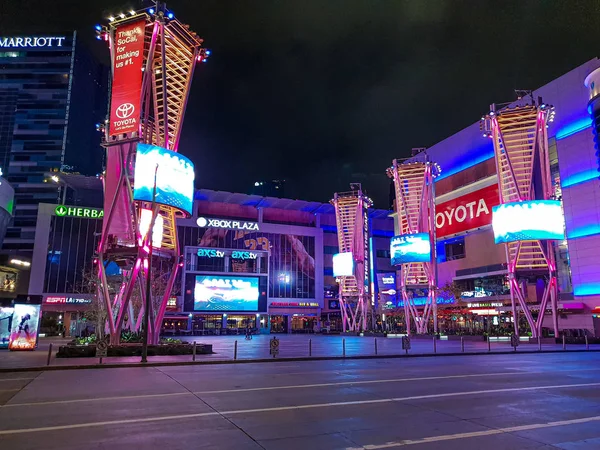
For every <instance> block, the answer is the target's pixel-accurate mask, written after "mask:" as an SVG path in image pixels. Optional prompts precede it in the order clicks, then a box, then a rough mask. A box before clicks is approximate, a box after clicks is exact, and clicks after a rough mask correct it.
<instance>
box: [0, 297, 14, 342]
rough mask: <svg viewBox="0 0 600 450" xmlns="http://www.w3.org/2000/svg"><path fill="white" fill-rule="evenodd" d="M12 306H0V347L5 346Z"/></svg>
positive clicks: (8, 337)
mask: <svg viewBox="0 0 600 450" xmlns="http://www.w3.org/2000/svg"><path fill="white" fill-rule="evenodd" d="M13 313H14V308H2V307H0V348H7V347H8V341H9V339H10V328H11V324H12V317H13Z"/></svg>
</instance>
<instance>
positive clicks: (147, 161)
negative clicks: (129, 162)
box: [133, 144, 195, 215]
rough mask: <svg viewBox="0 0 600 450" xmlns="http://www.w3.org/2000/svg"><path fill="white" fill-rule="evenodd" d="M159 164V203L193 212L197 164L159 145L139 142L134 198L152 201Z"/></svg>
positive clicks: (157, 189) (157, 183)
mask: <svg viewBox="0 0 600 450" xmlns="http://www.w3.org/2000/svg"><path fill="white" fill-rule="evenodd" d="M157 165H158V171H157V172H156V202H157V203H160V204H163V205H169V206H173V207H175V208H177V209H179V210H181V211H185V212H187V213H188V214H190V215H191V214H192V205H193V203H194V178H195V174H194V164H193V163H192V162H191V161H190V160H189V159H188V158H186V157H185V156H182V155H180V154H179V153H177V152H173V151H171V150H166V149H164V148H162V147H157V146H156V145H149V144H138V145H137V154H136V157H135V172H134V189H133V198H134V200H141V201H146V202H151V201H152V192H153V190H154V172H155V170H156V166H157Z"/></svg>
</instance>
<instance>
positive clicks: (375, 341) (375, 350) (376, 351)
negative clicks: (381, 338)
mask: <svg viewBox="0 0 600 450" xmlns="http://www.w3.org/2000/svg"><path fill="white" fill-rule="evenodd" d="M375 354H376V355H377V338H375Z"/></svg>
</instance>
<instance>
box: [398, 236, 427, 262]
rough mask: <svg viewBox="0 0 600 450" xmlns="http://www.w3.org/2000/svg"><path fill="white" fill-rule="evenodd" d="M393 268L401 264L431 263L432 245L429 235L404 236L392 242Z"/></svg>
mask: <svg viewBox="0 0 600 450" xmlns="http://www.w3.org/2000/svg"><path fill="white" fill-rule="evenodd" d="M390 254H391V259H392V266H397V265H399V264H406V263H415V262H429V261H430V260H431V243H430V242H429V234H428V233H414V234H402V235H400V236H394V237H393V238H392V239H391V240H390Z"/></svg>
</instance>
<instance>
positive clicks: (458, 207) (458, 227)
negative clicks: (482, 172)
mask: <svg viewBox="0 0 600 450" xmlns="http://www.w3.org/2000/svg"><path fill="white" fill-rule="evenodd" d="M499 204H500V199H499V197H498V185H497V184H493V185H491V186H487V187H485V188H483V189H479V190H477V191H475V192H470V193H468V194H465V195H462V196H460V197H457V198H455V199H452V200H448V201H447V202H443V203H439V204H437V205H435V227H436V238H437V239H440V238H443V237H445V236H450V235H452V234H456V233H462V232H465V231H469V230H473V229H475V228H480V227H483V226H485V225H489V224H491V223H492V207H494V206H497V205H499Z"/></svg>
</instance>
